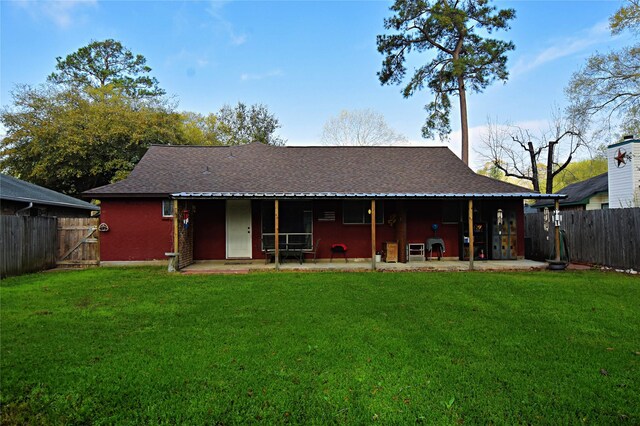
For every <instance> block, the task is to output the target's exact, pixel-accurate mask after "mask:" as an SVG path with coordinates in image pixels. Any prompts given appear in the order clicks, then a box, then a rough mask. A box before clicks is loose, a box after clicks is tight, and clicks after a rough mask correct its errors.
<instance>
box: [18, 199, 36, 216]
mask: <svg viewBox="0 0 640 426" xmlns="http://www.w3.org/2000/svg"><path fill="white" fill-rule="evenodd" d="M32 207H33V203H32V202H29V205H28V206H27V207H23V208H21V209H19V210H16V216H20V213H22V212H24V211H27V210H29V209H31V208H32Z"/></svg>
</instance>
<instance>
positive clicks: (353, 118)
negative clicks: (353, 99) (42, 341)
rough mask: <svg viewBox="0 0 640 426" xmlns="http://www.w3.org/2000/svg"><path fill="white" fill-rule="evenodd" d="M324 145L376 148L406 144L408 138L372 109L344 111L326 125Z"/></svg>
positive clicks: (324, 128) (323, 135)
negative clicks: (400, 143) (397, 143)
mask: <svg viewBox="0 0 640 426" xmlns="http://www.w3.org/2000/svg"><path fill="white" fill-rule="evenodd" d="M320 140H321V141H322V143H323V144H324V145H337V146H376V145H390V144H393V143H396V142H404V141H406V140H407V138H406V137H405V136H403V135H401V134H399V133H396V132H395V131H394V130H393V129H392V128H390V127H389V126H388V125H387V122H386V121H385V119H384V116H383V115H382V114H380V113H378V112H375V111H372V110H370V109H363V110H354V111H347V110H343V111H341V112H340V115H338V116H337V117H330V118H329V119H328V120H327V122H326V123H325V124H324V127H323V130H322V136H321V138H320Z"/></svg>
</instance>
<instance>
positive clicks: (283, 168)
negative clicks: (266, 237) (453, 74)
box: [84, 143, 531, 197]
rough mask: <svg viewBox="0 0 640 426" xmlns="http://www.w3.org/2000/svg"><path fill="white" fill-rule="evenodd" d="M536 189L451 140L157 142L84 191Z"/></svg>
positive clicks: (439, 191)
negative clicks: (467, 157) (485, 170)
mask: <svg viewBox="0 0 640 426" xmlns="http://www.w3.org/2000/svg"><path fill="white" fill-rule="evenodd" d="M179 192H233V193H272V192H274V193H280V192H289V193H342V194H347V193H349V194H352V193H378V194H418V193H429V194H452V193H453V194H462V193H505V194H509V193H531V191H530V190H529V189H526V188H522V187H519V186H516V185H513V184H510V183H506V182H502V181H498V180H495V179H492V178H489V177H486V176H481V175H477V174H476V173H475V172H474V171H473V170H471V169H470V168H469V167H467V166H466V165H465V164H464V163H463V162H462V161H461V160H460V159H459V158H458V157H457V156H456V155H455V154H453V152H451V150H450V149H449V148H448V147H443V146H425V147H415V146H385V147H379V146H376V147H332V146H286V147H277V146H269V145H264V144H260V143H252V144H248V145H236V146H188V145H187V146H185V145H153V146H151V147H150V148H149V150H148V151H147V153H146V154H145V155H144V157H143V158H142V159H141V160H140V162H139V163H138V165H137V166H136V167H135V168H134V170H133V171H132V172H131V174H130V175H129V177H128V178H127V179H125V180H123V181H120V182H117V183H114V184H111V185H106V186H103V187H100V188H95V189H92V190H90V191H87V192H85V193H84V195H85V196H87V197H92V196H95V197H99V196H103V197H104V196H107V197H108V196H112V197H115V196H167V195H169V194H172V193H179Z"/></svg>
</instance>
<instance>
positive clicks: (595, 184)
mask: <svg viewBox="0 0 640 426" xmlns="http://www.w3.org/2000/svg"><path fill="white" fill-rule="evenodd" d="M607 191H609V178H608V174H607V173H602V174H600V175H598V176H594V177H591V178H589V179H585V180H583V181H580V182H576V183H572V184H571V185H567V186H565V187H564V188H562V189H561V190H560V191H558V194H565V195H566V196H567V198H565V199H563V200H560V205H571V204H573V205H576V204H587V203H588V201H589V200H588V198H590V197H592V196H594V195H596V194H599V193H602V192H607ZM549 205H553V202H552V201H548V200H540V201H538V202H536V203H534V204H533V207H536V208H539V207H544V206H549Z"/></svg>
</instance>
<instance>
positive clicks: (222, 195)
mask: <svg viewBox="0 0 640 426" xmlns="http://www.w3.org/2000/svg"><path fill="white" fill-rule="evenodd" d="M171 198H174V199H181V200H188V199H229V198H263V199H276V198H278V199H283V198H291V199H293V198H307V199H309V198H363V199H371V198H411V199H470V198H512V199H562V198H566V195H564V194H538V193H534V192H513V193H340V192H176V193H172V194H171Z"/></svg>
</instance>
